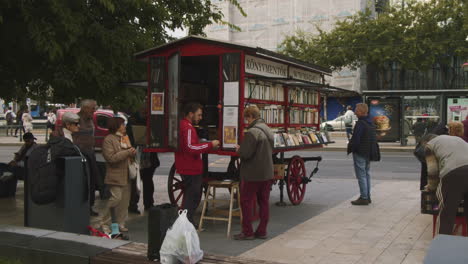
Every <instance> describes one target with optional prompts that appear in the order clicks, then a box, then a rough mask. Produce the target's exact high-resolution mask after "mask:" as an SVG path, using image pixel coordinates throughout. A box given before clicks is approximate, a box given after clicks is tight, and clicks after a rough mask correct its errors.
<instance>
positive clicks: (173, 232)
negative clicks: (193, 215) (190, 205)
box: [159, 210, 203, 264]
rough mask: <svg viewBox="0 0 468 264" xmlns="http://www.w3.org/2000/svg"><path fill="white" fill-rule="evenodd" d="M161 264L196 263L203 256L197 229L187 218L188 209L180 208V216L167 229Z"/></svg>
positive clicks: (161, 253)
mask: <svg viewBox="0 0 468 264" xmlns="http://www.w3.org/2000/svg"><path fill="white" fill-rule="evenodd" d="M159 253H160V255H161V264H172V263H179V262H178V261H181V262H182V263H184V264H195V263H197V262H198V261H200V260H201V259H202V258H203V251H202V250H201V249H200V240H199V238H198V234H197V230H195V227H194V226H193V225H192V223H190V221H189V220H188V218H187V210H183V211H182V210H180V211H179V217H178V218H177V220H176V221H175V222H174V224H173V225H172V227H171V228H170V229H169V230H168V231H167V233H166V237H165V238H164V241H163V244H162V246H161V250H160V251H159Z"/></svg>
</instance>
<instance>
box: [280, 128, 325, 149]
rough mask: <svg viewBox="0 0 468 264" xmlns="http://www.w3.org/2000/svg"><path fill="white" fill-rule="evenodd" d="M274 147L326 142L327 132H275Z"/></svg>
mask: <svg viewBox="0 0 468 264" xmlns="http://www.w3.org/2000/svg"><path fill="white" fill-rule="evenodd" d="M274 135H275V144H274V146H275V148H284V147H296V146H304V145H311V144H326V143H328V142H330V139H329V138H328V136H327V134H326V133H324V132H316V131H309V132H304V131H301V132H299V131H297V132H295V133H291V132H290V133H286V132H283V133H281V132H278V133H275V134H274Z"/></svg>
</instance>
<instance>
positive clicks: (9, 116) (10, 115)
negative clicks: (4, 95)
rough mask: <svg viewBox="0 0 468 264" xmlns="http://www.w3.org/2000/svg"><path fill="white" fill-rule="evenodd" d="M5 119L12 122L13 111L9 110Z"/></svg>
mask: <svg viewBox="0 0 468 264" xmlns="http://www.w3.org/2000/svg"><path fill="white" fill-rule="evenodd" d="M5 120H6V121H7V122H8V123H10V122H13V115H12V114H11V112H8V113H7V114H6V116H5Z"/></svg>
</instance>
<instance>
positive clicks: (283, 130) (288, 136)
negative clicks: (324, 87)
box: [241, 79, 331, 151]
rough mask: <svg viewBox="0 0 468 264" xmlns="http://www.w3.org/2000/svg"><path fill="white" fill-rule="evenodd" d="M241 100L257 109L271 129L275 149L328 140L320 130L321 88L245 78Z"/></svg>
mask: <svg viewBox="0 0 468 264" xmlns="http://www.w3.org/2000/svg"><path fill="white" fill-rule="evenodd" d="M244 101H245V104H246V105H256V106H257V107H258V108H259V109H260V116H261V118H262V119H264V120H265V122H266V123H267V124H268V126H269V127H270V128H271V130H272V131H273V132H274V136H275V150H276V151H280V150H288V149H297V148H307V147H320V146H321V145H322V144H328V143H330V142H331V140H330V137H329V135H328V134H327V133H325V132H320V131H319V127H320V114H319V113H320V92H318V91H316V90H313V89H308V88H300V87H290V86H284V85H282V84H279V83H274V82H268V81H259V80H249V79H247V80H246V81H245V90H244ZM241 110H243V109H241ZM245 126H246V125H245V124H244V127H245ZM244 132H245V129H244Z"/></svg>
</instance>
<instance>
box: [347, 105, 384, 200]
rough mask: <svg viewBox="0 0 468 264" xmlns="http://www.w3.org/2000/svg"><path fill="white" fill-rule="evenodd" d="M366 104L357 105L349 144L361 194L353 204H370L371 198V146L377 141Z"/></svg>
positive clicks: (349, 151)
mask: <svg viewBox="0 0 468 264" xmlns="http://www.w3.org/2000/svg"><path fill="white" fill-rule="evenodd" d="M368 112H369V108H368V106H367V105H366V104H364V103H360V104H357V105H356V115H357V117H358V121H357V122H356V125H355V126H354V131H353V136H352V138H351V141H350V142H349V144H348V154H350V153H353V163H354V172H355V174H356V178H357V180H358V184H359V191H360V196H359V198H358V199H357V200H355V201H352V202H351V204H353V205H368V204H370V203H371V202H372V200H371V191H370V190H371V182H370V174H369V171H370V158H371V157H370V155H371V148H372V146H373V145H375V144H376V143H377V136H376V133H375V127H374V124H373V123H372V122H371V120H370V118H369V117H368Z"/></svg>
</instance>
